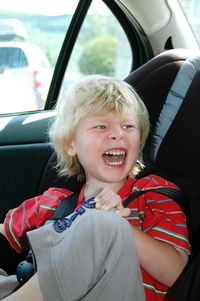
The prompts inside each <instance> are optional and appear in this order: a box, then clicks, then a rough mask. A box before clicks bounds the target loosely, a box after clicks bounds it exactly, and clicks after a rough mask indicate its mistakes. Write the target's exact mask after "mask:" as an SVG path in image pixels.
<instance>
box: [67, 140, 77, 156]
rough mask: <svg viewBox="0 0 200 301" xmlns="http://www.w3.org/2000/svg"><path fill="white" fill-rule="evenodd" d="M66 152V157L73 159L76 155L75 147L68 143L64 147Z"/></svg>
mask: <svg viewBox="0 0 200 301" xmlns="http://www.w3.org/2000/svg"><path fill="white" fill-rule="evenodd" d="M66 150H67V154H68V156H70V157H74V156H75V155H76V148H75V145H74V143H73V141H72V142H70V143H69V144H68V145H67V146H66Z"/></svg>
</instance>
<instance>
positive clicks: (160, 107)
mask: <svg viewBox="0 0 200 301" xmlns="http://www.w3.org/2000/svg"><path fill="white" fill-rule="evenodd" d="M198 54H199V55H197V53H195V55H194V54H193V53H192V55H191V52H190V51H188V50H182V49H176V50H174V51H172V50H170V51H166V52H164V53H163V54H161V55H158V56H157V57H155V58H153V59H152V60H151V61H149V62H147V63H146V64H145V65H143V66H142V67H140V68H139V70H136V71H134V72H133V73H132V74H131V75H130V76H128V77H127V78H126V79H125V81H127V82H128V83H129V84H131V85H132V86H133V87H134V88H135V89H136V91H137V92H138V94H139V95H140V96H141V98H142V100H143V101H144V103H145V104H146V106H147V109H148V111H149V115H150V122H151V132H150V135H149V138H148V142H147V145H146V147H145V150H144V159H145V164H146V165H147V166H151V165H154V166H156V167H157V168H158V169H161V170H163V171H166V173H169V174H172V175H174V176H177V177H185V178H189V179H192V180H195V181H199V178H200V177H199V170H200V139H199V138H198V129H200V122H199V119H200V97H199V84H200V53H198Z"/></svg>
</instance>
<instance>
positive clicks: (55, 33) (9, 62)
mask: <svg viewBox="0 0 200 301" xmlns="http://www.w3.org/2000/svg"><path fill="white" fill-rule="evenodd" d="M74 2H76V3H71V1H70V5H66V1H64V0H43V1H42V2H41V1H40V0H35V1H33V2H29V1H24V0H17V1H16V0H8V1H4V0H0V7H1V10H0V114H4V113H14V112H23V111H34V110H41V109H43V108H44V106H45V101H46V97H47V93H48V89H49V85H50V82H51V79H52V75H53V70H54V67H55V63H56V61H57V58H58V55H59V52H60V49H61V46H62V43H63V40H64V37H65V34H66V31H67V28H68V26H69V23H70V21H71V18H72V16H73V14H74V11H75V8H76V5H77V2H78V1H74Z"/></svg>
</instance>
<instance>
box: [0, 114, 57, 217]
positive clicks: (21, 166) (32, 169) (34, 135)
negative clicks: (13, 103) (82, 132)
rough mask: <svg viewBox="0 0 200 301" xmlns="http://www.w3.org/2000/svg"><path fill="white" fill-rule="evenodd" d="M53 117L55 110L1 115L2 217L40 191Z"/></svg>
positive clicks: (0, 205) (0, 206)
mask: <svg viewBox="0 0 200 301" xmlns="http://www.w3.org/2000/svg"><path fill="white" fill-rule="evenodd" d="M53 119H54V114H53V113H52V112H46V113H39V114H29V115H19V116H16V117H15V116H13V117H12V118H10V119H9V121H8V118H7V121H6V117H5V118H3V117H2V118H1V119H0V127H1V130H0V162H1V168H0V187H1V199H0V208H1V210H0V220H1V221H2V220H3V218H4V216H5V214H6V212H7V211H8V210H9V209H10V208H13V207H16V206H18V205H19V204H20V203H21V202H22V201H23V200H24V199H27V198H30V197H33V196H35V195H37V194H38V192H39V187H40V181H41V178H42V176H43V171H44V170H45V166H46V164H47V162H48V160H49V157H50V155H51V154H52V147H51V145H50V143H49V141H48V134H47V133H48V128H49V126H50V124H51V122H52V120H53ZM3 124H4V126H3ZM5 124H6V125H5Z"/></svg>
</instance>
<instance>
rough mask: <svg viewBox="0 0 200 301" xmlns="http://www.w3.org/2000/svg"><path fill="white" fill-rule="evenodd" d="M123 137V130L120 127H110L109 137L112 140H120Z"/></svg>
mask: <svg viewBox="0 0 200 301" xmlns="http://www.w3.org/2000/svg"><path fill="white" fill-rule="evenodd" d="M123 137H124V133H123V130H122V129H121V128H116V129H112V131H111V133H110V138H111V139H113V140H121V139H123Z"/></svg>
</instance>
